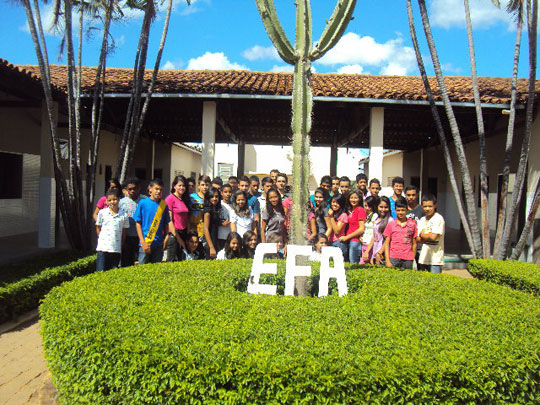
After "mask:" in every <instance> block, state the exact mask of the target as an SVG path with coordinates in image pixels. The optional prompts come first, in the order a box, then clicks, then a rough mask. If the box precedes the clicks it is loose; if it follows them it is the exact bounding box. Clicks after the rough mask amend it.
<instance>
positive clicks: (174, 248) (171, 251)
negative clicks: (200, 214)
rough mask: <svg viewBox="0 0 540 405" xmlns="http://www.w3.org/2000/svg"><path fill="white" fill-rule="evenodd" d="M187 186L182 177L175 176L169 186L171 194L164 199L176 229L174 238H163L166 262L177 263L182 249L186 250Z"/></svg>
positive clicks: (187, 220) (187, 225) (169, 235)
mask: <svg viewBox="0 0 540 405" xmlns="http://www.w3.org/2000/svg"><path fill="white" fill-rule="evenodd" d="M187 185H188V184H187V180H186V178H185V177H184V176H182V175H180V176H176V177H175V178H174V180H173V182H172V184H171V194H169V195H168V196H167V197H166V198H165V202H166V203H167V206H168V207H169V211H170V215H171V220H172V223H173V224H174V227H175V229H176V238H175V237H174V236H172V235H171V234H170V233H169V234H168V235H167V236H166V237H165V242H164V243H165V246H166V250H165V259H166V260H167V261H168V262H172V261H177V260H178V259H179V256H180V252H181V251H182V249H185V248H186V246H185V243H184V239H185V238H186V236H187V232H188V230H189V195H188V192H187Z"/></svg>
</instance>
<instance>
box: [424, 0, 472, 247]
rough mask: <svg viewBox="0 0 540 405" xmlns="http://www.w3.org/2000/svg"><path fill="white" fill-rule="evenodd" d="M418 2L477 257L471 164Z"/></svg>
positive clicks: (429, 28) (429, 30)
mask: <svg viewBox="0 0 540 405" xmlns="http://www.w3.org/2000/svg"><path fill="white" fill-rule="evenodd" d="M418 4H419V6H420V14H421V15H422V23H423V26H424V32H425V34H426V39H427V43H428V47H429V51H430V54H431V59H432V61H433V69H434V71H435V76H436V78H437V83H438V85H439V90H440V92H441V97H442V99H443V103H444V107H445V110H446V115H447V117H448V122H449V123H450V130H451V132H452V137H453V140H454V145H455V148H456V155H457V158H458V162H459V165H460V168H461V176H462V182H463V189H464V191H465V201H466V206H467V214H468V219H469V224H470V227H471V234H472V239H473V249H472V254H473V256H474V257H475V258H477V257H480V256H482V243H481V239H480V229H479V226H478V216H477V215H476V207H475V202H474V194H473V189H472V182H471V175H470V171H469V166H468V163H467V157H466V155H465V149H464V148H463V143H462V141H461V135H460V133H459V128H458V125H457V121H456V117H455V115H454V111H453V109H452V104H451V103H450V98H449V97H448V92H447V91H446V85H445V83H444V77H443V74H442V70H441V64H440V62H439V57H438V54H437V50H436V48H435V42H434V40H433V35H432V33H431V27H430V23H429V18H428V14H427V8H426V3H425V0H418Z"/></svg>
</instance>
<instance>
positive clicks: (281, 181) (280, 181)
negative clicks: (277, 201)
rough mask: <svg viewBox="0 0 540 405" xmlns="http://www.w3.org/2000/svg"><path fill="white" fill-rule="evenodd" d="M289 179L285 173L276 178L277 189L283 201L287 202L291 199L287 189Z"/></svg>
mask: <svg viewBox="0 0 540 405" xmlns="http://www.w3.org/2000/svg"><path fill="white" fill-rule="evenodd" d="M287 182H288V178H287V175H286V174H285V173H279V174H278V175H277V177H276V189H277V191H279V194H280V195H281V200H285V199H286V198H287V197H289V195H288V193H287V191H286V189H285V188H286V187H287Z"/></svg>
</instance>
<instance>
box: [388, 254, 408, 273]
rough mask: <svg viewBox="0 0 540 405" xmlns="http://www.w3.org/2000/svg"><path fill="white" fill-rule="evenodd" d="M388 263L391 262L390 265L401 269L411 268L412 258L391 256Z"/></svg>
mask: <svg viewBox="0 0 540 405" xmlns="http://www.w3.org/2000/svg"><path fill="white" fill-rule="evenodd" d="M390 263H392V267H400V268H402V269H408V270H412V263H413V261H412V260H403V259H394V258H392V257H391V258H390Z"/></svg>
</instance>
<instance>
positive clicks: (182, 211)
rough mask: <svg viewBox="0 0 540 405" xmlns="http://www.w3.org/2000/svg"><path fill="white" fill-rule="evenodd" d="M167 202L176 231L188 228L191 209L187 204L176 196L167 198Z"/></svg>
mask: <svg viewBox="0 0 540 405" xmlns="http://www.w3.org/2000/svg"><path fill="white" fill-rule="evenodd" d="M165 202H166V203H167V205H168V206H169V211H170V212H171V218H172V221H173V224H174V228H175V229H179V230H184V229H187V227H188V222H189V209H188V207H187V206H186V204H185V203H184V202H183V201H182V200H181V199H179V198H178V197H177V196H175V195H174V194H169V195H168V196H167V197H165Z"/></svg>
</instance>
